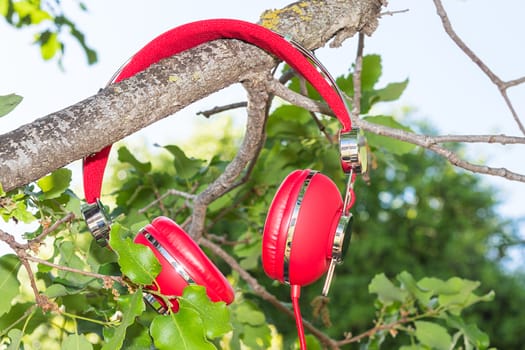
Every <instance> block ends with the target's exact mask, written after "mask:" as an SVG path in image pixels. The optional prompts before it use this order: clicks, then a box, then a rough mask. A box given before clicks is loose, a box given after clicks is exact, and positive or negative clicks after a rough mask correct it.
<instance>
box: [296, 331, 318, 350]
mask: <svg viewBox="0 0 525 350" xmlns="http://www.w3.org/2000/svg"><path fill="white" fill-rule="evenodd" d="M305 339H306V348H307V349H308V350H322V349H323V347H322V346H321V343H320V342H319V340H318V339H317V338H316V337H314V336H313V335H311V334H307V335H306V337H305ZM296 344H299V341H297V343H296Z"/></svg>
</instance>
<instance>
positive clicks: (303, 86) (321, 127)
mask: <svg viewBox="0 0 525 350" xmlns="http://www.w3.org/2000/svg"><path fill="white" fill-rule="evenodd" d="M299 82H300V89H301V94H303V95H304V96H308V88H307V87H306V80H305V79H304V78H303V77H300V78H299ZM308 113H310V116H311V117H312V119H313V120H314V122H315V124H316V125H317V128H318V129H319V131H321V132H322V133H323V135H324V136H325V137H326V139H327V140H328V142H330V143H334V140H333V137H332V136H331V135H330V134H329V133H328V131H327V130H326V127H325V126H324V125H323V123H321V121H320V120H319V118H317V116H316V115H315V113H314V112H312V111H308Z"/></svg>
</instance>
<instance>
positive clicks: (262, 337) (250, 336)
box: [241, 324, 272, 350]
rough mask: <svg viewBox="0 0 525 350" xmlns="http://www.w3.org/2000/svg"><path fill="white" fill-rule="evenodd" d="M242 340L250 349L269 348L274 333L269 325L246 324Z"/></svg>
mask: <svg viewBox="0 0 525 350" xmlns="http://www.w3.org/2000/svg"><path fill="white" fill-rule="evenodd" d="M243 330H244V332H243V334H242V336H241V337H242V342H243V343H244V344H245V345H247V346H248V349H257V350H258V349H261V350H263V349H268V348H269V347H270V344H271V340H272V333H271V330H270V328H269V327H268V325H261V326H250V325H248V324H245V325H244V327H243Z"/></svg>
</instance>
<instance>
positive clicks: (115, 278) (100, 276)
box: [25, 255, 129, 287]
mask: <svg viewBox="0 0 525 350" xmlns="http://www.w3.org/2000/svg"><path fill="white" fill-rule="evenodd" d="M25 259H26V260H30V261H33V262H36V263H38V264H42V265H46V266H50V267H53V268H55V269H57V270H62V271H66V272H72V273H77V274H79V275H84V276H88V277H93V278H97V279H101V280H104V281H106V280H108V279H109V280H111V281H113V282H117V283H119V284H121V285H123V286H125V287H129V285H128V283H127V282H126V281H125V280H124V278H122V277H121V276H111V275H103V274H100V273H96V272H91V271H84V270H79V269H75V268H72V267H69V266H63V265H58V264H55V263H52V262H49V261H47V260H44V259H41V258H37V257H35V256H32V255H27V256H25Z"/></svg>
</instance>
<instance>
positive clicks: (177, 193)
mask: <svg viewBox="0 0 525 350" xmlns="http://www.w3.org/2000/svg"><path fill="white" fill-rule="evenodd" d="M168 196H179V197H183V198H186V199H188V200H194V199H195V197H197V196H196V195H194V194H191V193H187V192H183V191H178V190H175V189H170V190H168V191H166V193H164V194H163V195H161V196H158V198H157V199H156V200H154V201H153V202H151V203H150V204H148V205H146V206H145V207H144V208H142V209H139V210H138V213H139V214H144V213H145V212H146V211H147V210H148V209H149V208H151V207H153V206H155V205H156V204H157V203H159V202H161V201H162V200H164V198H166V197H168Z"/></svg>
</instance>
